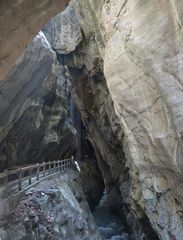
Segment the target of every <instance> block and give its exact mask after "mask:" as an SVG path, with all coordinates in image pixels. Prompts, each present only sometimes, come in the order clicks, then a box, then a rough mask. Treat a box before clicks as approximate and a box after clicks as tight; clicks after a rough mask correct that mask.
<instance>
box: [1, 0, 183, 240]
mask: <svg viewBox="0 0 183 240" xmlns="http://www.w3.org/2000/svg"><path fill="white" fill-rule="evenodd" d="M182 10H183V4H182V3H181V2H180V1H176V0H171V1H165V0H161V1H159V0H155V1H152V0H150V1H140V0H134V1H130V0H124V1H121V0H110V1H95V0H79V1H76V0H73V1H72V2H71V4H70V6H69V8H68V9H67V11H66V12H65V13H64V17H63V15H61V16H56V18H53V19H52V20H51V22H49V23H48V25H47V26H45V27H44V29H43V31H44V33H45V35H46V37H47V39H48V41H49V42H50V44H51V45H52V47H53V49H54V50H55V52H56V54H57V58H58V60H59V61H58V60H57V59H56V57H54V56H56V55H55V53H53V56H52V53H50V52H49V53H47V54H48V55H47V57H46V58H45V59H44V60H46V62H44V64H47V63H48V61H49V64H48V65H47V66H49V67H50V69H52V67H51V66H55V64H56V66H57V65H59V66H60V65H61V69H62V70H60V71H64V74H65V75H66V76H68V77H66V78H65V79H66V80H65V81H63V82H62V84H61V85H62V86H64V87H63V88H62V87H61V89H62V90H64V89H65V84H66V85H67V83H70V82H71V84H72V87H71V88H70V90H69V92H70V91H71V95H72V98H73V99H74V101H75V104H76V106H77V109H78V110H79V112H80V114H81V118H82V121H83V123H84V125H85V128H86V132H87V135H88V139H89V141H90V142H91V143H92V145H93V148H94V150H95V155H96V156H97V160H98V165H99V167H100V170H101V172H102V174H103V178H104V182H105V185H106V189H107V191H108V193H109V198H110V202H111V208H112V210H113V211H118V212H120V214H121V216H123V217H124V218H125V220H126V223H127V225H128V226H129V230H131V232H132V235H133V238H134V239H137V240H141V239H148V240H149V239H158V238H159V239H163V240H164V239H168V240H171V239H176V240H182V235H183V219H182V213H183V205H182V202H183V201H182V200H183V191H182V187H183V186H182V184H183V178H182V171H183V169H182V164H183V159H182V156H183V146H182V113H183V111H182V106H183V105H182V99H183V96H182V83H183V80H182V72H183V69H182V55H183V54H182V20H183V19H182V15H181V12H182ZM60 19H61V20H62V21H61V20H60ZM63 19H66V21H64V20H63ZM51 51H52V50H51ZM52 52H53V51H52ZM50 54H51V55H50ZM55 61H56V63H55ZM20 64H21V61H20ZM49 67H47V68H46V69H44V71H48V72H49ZM54 69H55V67H54ZM67 69H69V72H68V70H67ZM44 71H43V70H41V71H40V70H39V71H38V72H39V73H40V72H43V76H42V77H39V80H40V81H41V79H43V78H44V81H43V82H46V81H49V80H48V79H49V78H48V79H47V78H45V76H47V75H48V72H47V73H45V75H44ZM50 71H51V70H50ZM57 74H58V72H57V73H56V75H55V74H54V76H57ZM58 75H59V74H58ZM61 75H63V74H61ZM13 76H14V74H13ZM7 77H8V76H7ZM17 79H21V78H17ZM33 79H34V78H33ZM51 79H52V78H51ZM55 81H56V80H54V82H55ZM12 82H13V83H14V82H16V81H12ZM31 82H32V81H31ZM6 83H7V84H8V81H2V86H3V84H6ZM10 83H11V81H10ZM36 84H39V83H38V82H37V81H36ZM4 86H5V85H4ZM12 86H13V85H12ZM31 86H32V84H31ZM36 86H37V85H35V88H36V89H37V87H36ZM9 88H10V89H11V84H9V87H8V86H7V87H5V89H4V91H3V92H5V90H6V89H9ZM20 88H21V85H20ZM33 90H34V89H33ZM6 91H7V90H6ZM49 91H50V90H49ZM10 92H11V94H8V99H10V100H7V103H6V102H4V103H3V104H2V108H5V110H3V111H5V112H6V109H10V110H12V109H13V110H14V111H17V110H16V109H17V108H19V109H21V108H23V107H24V105H25V103H26V101H25V99H26V98H27V97H26V98H25V97H24V95H23V97H22V96H21V95H20V96H21V97H18V100H17V105H16V108H15V107H12V106H11V104H10V103H11V102H13V94H14V91H10ZM23 92H24V91H23ZM26 92H27V91H26ZM33 92H34V91H33ZM31 93H32V92H31ZM3 94H4V93H3ZM15 94H16V93H15ZM34 94H35V93H34ZM1 95H2V94H1ZM28 95H31V94H30V92H29V94H28ZM45 95H46V94H45ZM45 95H44V96H45ZM11 96H12V100H11ZM16 96H19V95H16ZM41 96H42V95H41ZM19 99H20V100H21V101H20V102H19ZM44 99H45V101H46V105H47V107H46V111H47V109H48V110H50V115H49V116H50V118H52V117H51V116H52V115H53V112H55V111H54V110H53V112H52V110H51V109H50V101H51V105H52V104H53V105H54V103H53V102H52V97H51V96H50V94H49V96H47V97H46V98H44ZM64 99H65V95H64ZM63 101H64V100H63ZM31 102H32V103H33V101H31ZM55 104H56V103H55ZM40 105H41V102H39V103H38V104H37V107H38V109H40ZM58 105H59V106H60V103H59V104H58ZM9 106H10V107H9ZM56 106H57V104H56ZM59 108H60V107H59ZM10 110H9V111H10ZM64 111H65V110H64ZM19 112H21V111H19ZM34 112H35V111H34ZM38 113H39V110H38V111H37V114H36V119H37V117H38V116H39V120H38V121H35V122H40V116H41V114H38ZM30 115H31V114H30ZM6 116H7V112H6V114H4V112H3V115H2V117H1V119H3V118H5V119H7V117H6ZM17 116H19V115H17V114H14V117H13V118H12V116H11V114H9V117H8V119H14V118H17ZM21 116H23V115H21ZM59 116H60V113H59ZM31 117H32V116H31ZM41 118H42V117H41ZM18 119H19V118H18ZM20 119H21V118H20ZM62 119H63V118H62ZM66 119H67V118H66ZM66 121H67V120H66ZM1 122H2V124H3V125H2V126H3V127H2V129H1V133H2V134H3V135H2V139H3V141H4V143H3V145H2V146H3V147H2V158H3V156H4V155H6V154H4V153H6V150H4V146H5V145H4V144H6V143H5V142H6V141H7V136H8V134H10V135H9V136H10V138H9V139H10V140H11V136H14V135H16V136H18V135H17V132H16V130H14V131H15V132H13V131H10V128H9V129H8V128H7V126H6V127H4V125H7V123H8V126H10V122H11V121H9V120H8V121H7V120H1ZM15 122H17V120H16V121H14V122H12V124H13V125H15ZM31 122H32V121H31ZM17 124H18V122H17ZM13 125H12V126H13ZM38 125H39V124H38ZM51 125H52V124H51ZM19 126H20V127H21V126H22V124H20V125H19ZM46 126H49V121H48V122H47V120H46ZM64 126H65V125H64ZM62 128H63V125H62V126H61V127H59V129H62ZM69 128H71V129H72V127H69ZM6 129H8V130H7V132H6ZM48 129H49V127H48ZM48 132H52V131H48ZM71 132H72V131H71ZM36 134H37V131H36ZM43 135H44V136H46V135H45V132H44V134H43ZM53 135H54V136H55V134H53ZM53 135H52V136H53ZM41 136H42V134H41ZM28 138H29V137H28ZM33 139H34V138H33ZM48 139H49V137H48ZM54 139H55V138H54ZM24 141H25V140H24ZM10 142H11V141H10ZM15 142H17V140H16V141H15ZM31 142H32V141H31ZM10 145H11V144H10ZM12 146H13V147H12V148H13V149H14V148H15V147H14V145H12ZM8 149H9V150H8V151H7V152H13V151H12V149H11V146H10V148H8ZM31 149H32V148H31ZM36 152H37V151H36ZM53 154H54V151H53ZM43 155H44V154H43ZM40 156H42V153H40ZM5 162H6V161H5Z"/></svg>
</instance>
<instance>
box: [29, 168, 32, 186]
mask: <svg viewBox="0 0 183 240" xmlns="http://www.w3.org/2000/svg"><path fill="white" fill-rule="evenodd" d="M31 183H32V168H31V169H30V170H29V185H31Z"/></svg>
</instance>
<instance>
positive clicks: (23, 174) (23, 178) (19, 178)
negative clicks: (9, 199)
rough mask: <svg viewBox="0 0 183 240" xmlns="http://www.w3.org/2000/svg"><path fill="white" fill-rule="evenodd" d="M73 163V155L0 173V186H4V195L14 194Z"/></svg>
mask: <svg viewBox="0 0 183 240" xmlns="http://www.w3.org/2000/svg"><path fill="white" fill-rule="evenodd" d="M73 164H74V159H73V157H72V158H70V159H64V160H57V161H53V162H44V163H41V164H39V163H38V164H35V165H31V166H27V167H22V168H18V169H15V170H10V171H5V172H3V173H0V187H3V188H4V191H5V195H6V196H8V195H10V194H15V193H17V192H20V191H21V190H24V189H25V188H27V187H28V186H31V185H32V184H33V183H36V182H38V181H40V180H42V179H44V178H46V177H47V176H50V175H52V174H54V173H56V172H59V171H62V170H65V169H68V168H70V167H71V166H72V165H73Z"/></svg>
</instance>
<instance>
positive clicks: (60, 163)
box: [59, 161, 62, 172]
mask: <svg viewBox="0 0 183 240" xmlns="http://www.w3.org/2000/svg"><path fill="white" fill-rule="evenodd" d="M59 165H60V172H61V171H62V161H60V162H59Z"/></svg>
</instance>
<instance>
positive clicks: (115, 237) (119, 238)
mask: <svg viewBox="0 0 183 240" xmlns="http://www.w3.org/2000/svg"><path fill="white" fill-rule="evenodd" d="M93 216H94V219H95V222H96V224H97V226H98V227H99V230H100V232H101V234H102V237H103V239H104V240H129V239H130V238H129V236H128V233H127V232H125V227H124V224H123V222H122V221H121V219H120V217H119V216H117V215H114V214H112V213H111V211H110V207H109V203H108V196H107V192H106V190H105V191H104V194H103V197H102V198H101V200H100V202H99V205H98V206H97V207H96V208H95V210H94V212H93Z"/></svg>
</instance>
